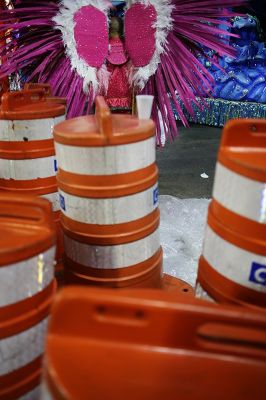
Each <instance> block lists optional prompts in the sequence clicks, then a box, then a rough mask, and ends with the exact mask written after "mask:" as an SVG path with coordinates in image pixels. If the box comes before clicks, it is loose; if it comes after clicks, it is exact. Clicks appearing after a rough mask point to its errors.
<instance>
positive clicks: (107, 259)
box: [65, 229, 160, 269]
mask: <svg viewBox="0 0 266 400" xmlns="http://www.w3.org/2000/svg"><path fill="white" fill-rule="evenodd" d="M159 248H160V237H159V230H158V229H157V230H156V231H155V232H153V233H152V234H151V235H149V236H147V237H145V238H143V239H140V240H138V241H136V242H132V243H127V244H119V245H115V246H92V245H88V244H85V243H80V242H77V241H76V240H73V239H71V238H69V237H67V236H65V252H66V255H67V256H68V257H69V258H70V259H71V260H72V261H74V262H76V263H78V264H81V265H84V266H87V267H92V268H99V269H109V268H110V269H111V268H112V269H117V268H125V267H129V266H132V265H135V264H139V263H141V262H143V261H145V260H148V259H149V258H150V257H152V256H153V255H154V254H155V253H156V251H157V250H158V249H159Z"/></svg>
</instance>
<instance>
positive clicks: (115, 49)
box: [106, 38, 131, 108]
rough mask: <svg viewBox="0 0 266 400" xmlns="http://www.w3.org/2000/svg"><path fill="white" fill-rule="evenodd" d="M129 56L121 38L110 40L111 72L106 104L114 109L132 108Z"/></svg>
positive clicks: (109, 66) (108, 60)
mask: <svg viewBox="0 0 266 400" xmlns="http://www.w3.org/2000/svg"><path fill="white" fill-rule="evenodd" d="M128 68H129V67H128V56H127V54H126V52H125V49H124V43H123V41H122V40H121V39H120V38H112V39H111V40H110V46H109V53H108V56H107V69H108V71H109V72H110V79H109V85H108V91H107V95H106V102H107V104H108V105H109V106H110V107H112V108H130V107H131V90H130V86H129V82H128Z"/></svg>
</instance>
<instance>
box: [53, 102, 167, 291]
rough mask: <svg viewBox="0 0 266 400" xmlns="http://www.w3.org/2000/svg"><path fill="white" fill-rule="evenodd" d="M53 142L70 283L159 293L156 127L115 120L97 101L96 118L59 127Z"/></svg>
mask: <svg viewBox="0 0 266 400" xmlns="http://www.w3.org/2000/svg"><path fill="white" fill-rule="evenodd" d="M54 139H55V149H56V156H57V162H58V174H57V179H58V188H59V193H60V203H61V211H62V216H61V222H62V227H63V230H64V234H65V266H66V276H67V280H68V281H69V282H76V283H88V284H99V285H103V286H114V287H124V286H160V285H161V277H162V276H161V274H162V249H161V246H160V239H159V230H158V228H159V210H158V169H157V166H156V163H155V125H154V123H153V121H151V120H147V121H140V120H138V119H137V118H136V117H134V116H131V115H112V114H111V113H110V110H109V109H108V107H107V105H106V104H105V102H104V99H103V98H102V97H98V98H97V99H96V115H95V116H86V117H79V118H74V119H72V120H68V121H65V122H62V123H60V124H58V125H56V126H55V128H54Z"/></svg>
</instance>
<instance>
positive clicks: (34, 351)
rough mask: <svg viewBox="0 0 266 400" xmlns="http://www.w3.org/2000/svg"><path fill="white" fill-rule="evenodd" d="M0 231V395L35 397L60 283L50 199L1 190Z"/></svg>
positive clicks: (10, 398) (8, 398)
mask: <svg viewBox="0 0 266 400" xmlns="http://www.w3.org/2000/svg"><path fill="white" fill-rule="evenodd" d="M0 231H1V238H0V255H1V257H0V399H1V400H14V399H19V398H24V396H29V397H25V398H32V399H37V398H39V396H38V395H37V394H38V391H39V385H40V378H41V362H42V354H43V347H44V337H45V334H46V328H47V322H48V315H49V311H50V306H51V302H52V299H53V295H54V292H55V287H56V284H55V280H54V256H55V243H56V237H55V231H54V225H53V216H52V210H51V206H50V204H49V202H48V201H47V200H44V199H39V198H33V197H30V196H21V195H18V194H2V193H1V194H0Z"/></svg>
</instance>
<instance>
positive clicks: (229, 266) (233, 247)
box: [196, 120, 266, 307]
mask: <svg viewBox="0 0 266 400" xmlns="http://www.w3.org/2000/svg"><path fill="white" fill-rule="evenodd" d="M197 282H198V285H197V291H196V292H197V295H198V296H199V297H204V298H209V299H212V300H214V301H217V302H227V303H238V304H242V305H248V306H253V307H266V121H265V120H234V121H231V122H229V123H228V124H227V126H226V127H225V129H224V132H223V137H222V142H221V146H220V151H219V155H218V162H217V167H216V175H215V183H214V189H213V200H212V202H211V204H210V207H209V214H208V223H207V228H206V233H205V240H204V245H203V253H202V256H201V258H200V261H199V270H198V279H197Z"/></svg>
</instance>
